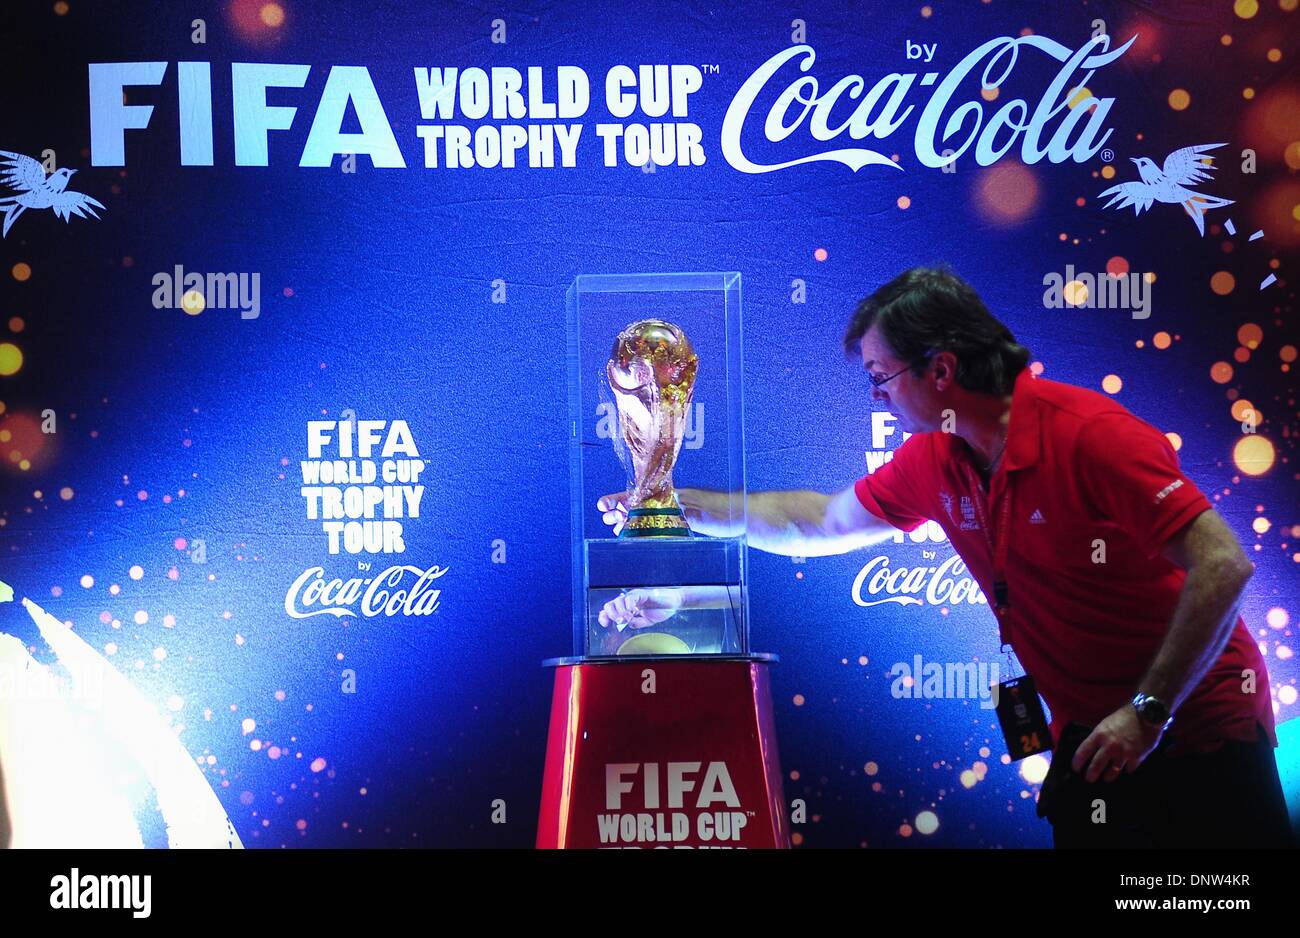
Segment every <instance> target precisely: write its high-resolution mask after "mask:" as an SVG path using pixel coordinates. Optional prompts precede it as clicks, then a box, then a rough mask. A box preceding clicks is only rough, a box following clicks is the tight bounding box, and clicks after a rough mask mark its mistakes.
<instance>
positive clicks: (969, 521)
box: [961, 495, 980, 531]
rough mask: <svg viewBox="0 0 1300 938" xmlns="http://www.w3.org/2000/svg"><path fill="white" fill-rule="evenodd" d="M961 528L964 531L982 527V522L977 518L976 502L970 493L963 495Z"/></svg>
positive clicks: (976, 529)
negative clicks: (972, 499)
mask: <svg viewBox="0 0 1300 938" xmlns="http://www.w3.org/2000/svg"><path fill="white" fill-rule="evenodd" d="M961 529H962V530H963V531H978V530H979V529H980V523H979V522H978V521H977V520H976V519H975V503H974V502H973V501H971V498H970V496H969V495H963V496H962V497H961Z"/></svg>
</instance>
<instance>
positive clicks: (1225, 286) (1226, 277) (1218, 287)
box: [1210, 270, 1237, 296]
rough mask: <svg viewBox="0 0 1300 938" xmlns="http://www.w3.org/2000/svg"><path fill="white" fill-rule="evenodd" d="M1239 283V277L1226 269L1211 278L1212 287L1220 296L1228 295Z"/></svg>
mask: <svg viewBox="0 0 1300 938" xmlns="http://www.w3.org/2000/svg"><path fill="white" fill-rule="evenodd" d="M1236 285H1237V278H1236V277H1234V276H1232V274H1230V273H1228V272H1227V271H1226V270H1221V271H1219V272H1218V273H1216V274H1215V275H1214V276H1213V277H1211V278H1210V289H1211V290H1213V291H1214V292H1215V293H1217V294H1219V296H1227V295H1228V294H1229V293H1231V292H1232V290H1233V288H1234V287H1235V286H1236Z"/></svg>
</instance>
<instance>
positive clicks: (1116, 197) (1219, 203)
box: [1097, 143, 1232, 237]
mask: <svg viewBox="0 0 1300 938" xmlns="http://www.w3.org/2000/svg"><path fill="white" fill-rule="evenodd" d="M1221 146H1223V144H1222V143H1202V144H1200V145H1198V146H1193V147H1183V148H1182V149H1181V150H1175V151H1174V152H1173V153H1170V154H1169V155H1168V156H1166V157H1165V163H1164V165H1163V166H1161V167H1159V168H1157V167H1156V164H1155V161H1153V160H1151V159H1148V158H1147V157H1145V156H1140V157H1138V158H1137V159H1134V160H1133V162H1134V163H1136V164H1137V168H1138V175H1139V176H1141V177H1142V181H1141V182H1121V183H1120V184H1119V185H1118V186H1111V187H1110V188H1109V189H1107V190H1106V191H1105V192H1101V193H1099V194H1098V196H1097V198H1102V197H1104V196H1110V197H1111V199H1110V201H1109V202H1107V203H1106V204H1105V205H1103V206H1102V208H1110V207H1111V206H1112V205H1114V206H1115V207H1116V208H1128V207H1129V206H1130V205H1132V206H1133V214H1134V215H1140V214H1141V213H1142V212H1143V211H1145V210H1146V209H1149V208H1150V207H1151V203H1152V202H1167V203H1169V204H1170V205H1174V204H1179V205H1182V207H1183V210H1184V211H1186V212H1187V214H1188V215H1189V216H1191V219H1192V222H1193V223H1194V224H1195V225H1196V230H1197V231H1199V232H1200V233H1201V236H1202V237H1204V236H1205V213H1206V212H1207V211H1209V210H1210V209H1212V208H1222V207H1223V206H1225V205H1231V204H1232V200H1231V199H1221V198H1219V197H1218V196H1215V195H1207V194H1205V193H1203V192H1196V191H1194V190H1193V189H1191V188H1189V187H1190V186H1194V185H1196V184H1197V183H1200V182H1203V181H1205V180H1206V179H1209V178H1210V174H1211V173H1213V172H1214V170H1215V169H1217V167H1216V166H1215V165H1214V157H1213V156H1206V155H1204V154H1205V151H1206V150H1213V149H1215V148H1217V147H1221ZM1130 159H1131V157H1130Z"/></svg>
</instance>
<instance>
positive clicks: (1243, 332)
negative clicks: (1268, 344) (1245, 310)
mask: <svg viewBox="0 0 1300 938" xmlns="http://www.w3.org/2000/svg"><path fill="white" fill-rule="evenodd" d="M1263 338H1264V330H1263V329H1261V328H1260V327H1259V326H1257V325H1255V324H1254V323H1253V322H1248V323H1246V324H1245V325H1244V326H1242V327H1241V328H1240V329H1238V330H1237V341H1238V342H1240V343H1241V344H1242V345H1244V346H1246V348H1248V349H1256V348H1259V343H1260V341H1261V340H1262V339H1263Z"/></svg>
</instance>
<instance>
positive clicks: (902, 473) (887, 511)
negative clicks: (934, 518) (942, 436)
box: [853, 434, 934, 531]
mask: <svg viewBox="0 0 1300 938" xmlns="http://www.w3.org/2000/svg"><path fill="white" fill-rule="evenodd" d="M924 436H926V434H917V435H916V436H911V437H908V438H907V439H906V440H905V441H903V445H902V446H900V447H899V448H898V449H896V450H894V456H893V458H892V459H890V460H889V461H888V462H886V463H884V464H883V465H882V466H881V467H880V468H879V469H877V470H876V471H875V472H872V473H870V474H868V475H865V476H863V477H862V478H861V479H858V481H857V482H855V483H854V485H853V491H854V492H856V493H857V496H858V501H860V502H862V507H863V508H865V509H867V511H869V512H871V513H872V514H873V515H875V516H876V517H877V518H880V519H882V520H884V521H888V522H889V523H890V524H892V525H893V526H894V527H896V528H901V529H902V530H904V531H911V530H914V529H916V528H918V527H920V526H921V525H922V524H924V523H925V522H926V521H928V520H929V515H928V514H925V513H924V502H923V501H922V500H921V499H920V498H919V496H918V489H917V480H918V479H919V478H925V477H927V476H932V475H933V473H934V470H933V467H932V466H930V465H929V464H928V463H929V460H928V459H927V453H928V448H927V446H926V441H925V440H924V439H923V437H924Z"/></svg>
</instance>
